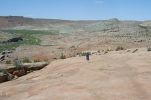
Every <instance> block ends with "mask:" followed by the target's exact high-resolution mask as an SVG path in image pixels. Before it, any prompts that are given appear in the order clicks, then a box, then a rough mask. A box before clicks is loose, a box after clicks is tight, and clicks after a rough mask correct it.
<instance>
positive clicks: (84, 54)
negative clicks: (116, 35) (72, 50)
mask: <svg viewBox="0 0 151 100" xmlns="http://www.w3.org/2000/svg"><path fill="white" fill-rule="evenodd" d="M87 53H89V54H90V55H91V52H80V53H78V54H77V55H79V56H86V54H87Z"/></svg>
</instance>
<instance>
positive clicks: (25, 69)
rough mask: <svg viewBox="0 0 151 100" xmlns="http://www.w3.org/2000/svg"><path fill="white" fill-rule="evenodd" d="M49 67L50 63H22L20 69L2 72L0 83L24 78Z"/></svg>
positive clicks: (0, 72)
mask: <svg viewBox="0 0 151 100" xmlns="http://www.w3.org/2000/svg"><path fill="white" fill-rule="evenodd" d="M47 65H48V62H36V63H22V64H21V67H20V68H17V67H14V66H13V67H9V68H7V69H5V70H0V83H2V82H6V81H10V80H13V79H15V78H16V77H21V76H24V75H26V74H28V73H30V72H32V71H36V70H40V69H42V68H44V67H45V66H47Z"/></svg>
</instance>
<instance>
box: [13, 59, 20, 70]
mask: <svg viewBox="0 0 151 100" xmlns="http://www.w3.org/2000/svg"><path fill="white" fill-rule="evenodd" d="M14 66H15V67H16V69H21V68H22V63H21V61H20V60H14Z"/></svg>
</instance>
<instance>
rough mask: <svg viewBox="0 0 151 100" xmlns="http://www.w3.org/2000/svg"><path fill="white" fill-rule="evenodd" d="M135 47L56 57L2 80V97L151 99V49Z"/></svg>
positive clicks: (3, 99)
mask: <svg viewBox="0 0 151 100" xmlns="http://www.w3.org/2000/svg"><path fill="white" fill-rule="evenodd" d="M132 51H133V50H129V52H127V50H125V51H112V52H110V53H107V54H105V55H92V56H90V61H89V62H88V61H86V60H85V57H73V58H68V59H64V60H56V61H53V62H52V63H50V65H48V66H47V67H45V68H44V69H42V70H39V71H36V72H33V73H30V74H28V75H26V76H23V77H20V78H19V79H17V80H13V81H9V82H6V83H2V84H0V100H151V85H150V84H151V67H150V65H151V60H150V59H151V52H147V50H146V48H140V49H139V50H138V51H137V52H136V53H132Z"/></svg>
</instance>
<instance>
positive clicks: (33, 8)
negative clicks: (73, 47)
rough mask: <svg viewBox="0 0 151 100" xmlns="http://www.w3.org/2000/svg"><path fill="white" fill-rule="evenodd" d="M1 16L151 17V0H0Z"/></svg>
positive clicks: (147, 18)
mask: <svg viewBox="0 0 151 100" xmlns="http://www.w3.org/2000/svg"><path fill="white" fill-rule="evenodd" d="M0 16H25V17H33V18H49V19H68V20H101V19H111V18H118V19H121V20H151V0H0Z"/></svg>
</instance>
